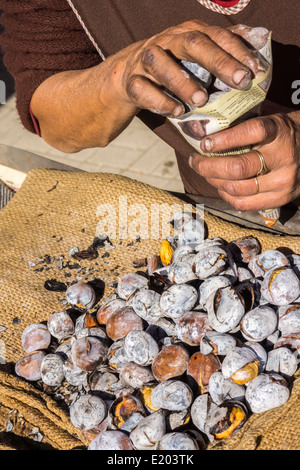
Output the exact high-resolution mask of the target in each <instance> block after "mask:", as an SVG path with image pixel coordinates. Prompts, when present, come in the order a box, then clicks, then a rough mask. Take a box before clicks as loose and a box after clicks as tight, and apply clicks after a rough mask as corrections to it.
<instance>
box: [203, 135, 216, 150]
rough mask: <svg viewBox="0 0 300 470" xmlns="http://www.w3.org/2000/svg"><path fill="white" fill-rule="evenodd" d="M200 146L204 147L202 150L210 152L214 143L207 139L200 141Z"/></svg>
mask: <svg viewBox="0 0 300 470" xmlns="http://www.w3.org/2000/svg"><path fill="white" fill-rule="evenodd" d="M202 146H203V147H204V150H207V151H208V152H211V151H212V149H213V148H214V143H213V141H212V140H211V139H210V138H209V137H207V138H206V139H203V140H202Z"/></svg>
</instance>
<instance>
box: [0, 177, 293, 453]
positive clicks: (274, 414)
mask: <svg viewBox="0 0 300 470" xmlns="http://www.w3.org/2000/svg"><path fill="white" fill-rule="evenodd" d="M120 196H121V198H123V199H122V204H123V206H122V205H121V206H120ZM124 200H126V203H127V205H128V206H127V207H131V206H132V204H135V205H136V204H142V205H143V208H145V207H146V209H147V210H148V212H149V220H150V214H151V213H152V212H151V210H152V209H153V208H154V209H155V208H156V209H157V207H159V209H160V218H159V219H158V220H159V221H156V222H155V220H156V219H155V220H154V218H153V219H152V218H151V224H150V222H149V227H150V225H151V230H153V232H151V233H159V232H158V231H157V230H158V229H159V225H158V224H162V220H163V218H164V217H166V216H169V209H170V207H171V206H172V205H174V204H175V205H176V206H175V207H176V208H178V207H180V206H181V207H183V202H182V201H180V200H179V199H177V198H175V197H173V196H172V195H170V194H168V193H166V192H164V191H162V190H158V189H156V188H153V187H151V186H148V185H145V184H142V183H139V182H136V181H132V180H130V179H128V178H124V177H120V176H116V175H111V174H89V173H72V172H70V173H69V172H61V171H54V170H34V171H32V172H30V173H29V174H28V176H27V178H26V180H25V182H24V184H23V186H22V188H21V189H20V191H18V193H17V194H16V195H15V196H14V198H13V199H12V200H11V201H10V202H9V204H8V205H7V206H6V207H5V208H4V209H3V210H2V211H1V212H0V231H1V237H0V246H1V257H0V299H1V300H0V302H1V308H0V356H1V357H2V358H3V359H5V362H6V364H4V365H3V366H2V369H1V371H0V397H1V398H0V431H2V433H1V434H0V448H2V449H12V448H15V449H18V448H30V447H32V446H33V445H36V444H35V440H34V438H35V439H37V440H40V439H38V438H37V436H39V437H40V436H41V435H42V436H43V439H42V442H41V444H40V447H39V448H53V449H66V450H67V449H74V448H78V447H81V446H86V445H87V444H88V440H87V438H86V437H85V436H83V434H82V433H80V432H79V431H78V430H77V429H75V428H74V426H72V424H71V422H70V420H69V417H68V413H67V411H65V410H63V409H62V408H61V406H60V405H59V404H58V403H57V402H56V401H54V399H53V398H51V396H49V395H47V394H45V393H43V392H41V391H40V390H38V389H37V388H36V387H35V386H34V385H33V384H28V383H26V382H25V381H23V380H21V379H20V378H17V377H15V376H14V373H13V371H14V363H15V362H16V361H17V360H18V359H19V358H20V357H22V356H23V355H24V351H23V348H22V345H21V335H22V332H23V330H24V328H25V327H26V326H27V325H29V324H31V323H38V322H42V321H45V320H47V318H48V317H49V315H50V314H51V313H52V312H53V311H56V310H62V309H63V301H64V294H63V293H61V292H49V291H47V290H46V289H45V288H44V283H45V281H47V280H49V279H55V280H57V281H60V282H64V283H66V282H69V283H71V282H72V281H74V280H76V278H77V277H78V276H79V277H83V278H84V279H86V280H89V281H91V280H95V279H100V280H101V281H103V283H104V286H105V287H104V293H103V297H102V300H104V299H105V298H106V297H107V296H109V295H110V294H111V293H112V292H113V290H114V284H113V283H114V282H115V281H116V280H117V279H118V277H119V276H121V275H123V274H125V273H126V272H132V271H134V268H133V264H132V262H133V260H134V259H138V258H144V257H149V256H151V255H153V254H158V253H159V248H160V244H161V239H160V238H158V239H152V238H151V237H150V238H149V239H144V238H143V237H140V238H136V237H131V238H128V237H127V238H126V237H125V238H124V237H123V232H122V229H124V227H123V225H124V223H125V222H126V221H125V219H124V214H125V212H126V207H125V206H124ZM103 204H109V206H107V208H108V216H107V220H108V221H114V220H115V221H116V223H117V228H118V231H117V234H116V235H117V238H116V239H114V238H112V239H111V241H112V244H113V246H114V248H113V249H110V250H109V249H107V248H100V249H99V251H98V257H97V258H96V259H94V260H92V261H91V260H84V261H80V269H79V270H78V269H77V268H78V266H76V261H74V259H72V258H71V257H70V255H69V250H70V249H71V248H73V247H78V248H79V249H80V250H84V249H87V248H88V247H89V246H90V245H91V243H92V241H93V239H94V237H95V236H96V235H98V234H99V225H98V224H99V221H100V220H102V219H103V212H101V210H102V209H103V207H104V206H103ZM99 207H100V208H101V210H99ZM134 207H135V208H139V207H140V206H134ZM141 207H142V206H141ZM113 209H115V210H113ZM122 211H123V212H122ZM124 211H125V212H124ZM101 217H102V218H101ZM136 217H137V214H136V213H132V214H130V212H129V213H128V219H127V225H128V226H130V223H131V222H132V220H133V221H134V220H136ZM124 221H125V222H124ZM155 224H156V225H157V227H156V226H155ZM205 224H206V226H207V235H208V236H209V237H215V236H221V237H223V238H224V239H226V240H232V239H234V238H237V237H240V236H243V235H247V234H249V233H251V234H253V235H254V236H256V237H257V238H259V240H260V242H261V244H262V249H263V250H266V249H269V248H277V247H286V248H289V249H291V250H293V251H294V252H296V253H297V252H298V253H300V238H298V237H291V236H285V237H279V236H271V235H269V234H267V233H265V232H262V231H255V230H251V231H249V230H248V229H245V228H241V227H239V226H236V225H234V224H231V223H229V222H225V221H223V220H221V219H218V218H216V217H214V216H212V215H210V214H207V213H205ZM119 225H120V227H119ZM140 228H141V227H139V228H137V230H140ZM119 229H120V230H119ZM120 233H121V235H120ZM46 255H48V256H46ZM59 260H63V263H65V265H67V267H69V269H66V268H64V269H60V268H61V266H60V265H59ZM74 265H75V267H74ZM3 362H4V361H3ZM299 398H300V379H296V380H295V382H294V384H293V390H292V395H291V398H290V400H289V401H288V403H287V404H286V405H285V406H284V407H282V408H280V409H275V410H272V411H270V412H267V413H263V414H260V415H253V416H252V417H251V418H250V419H249V421H248V422H247V423H246V424H245V426H244V427H243V429H242V430H241V431H239V432H238V433H237V434H236V435H235V436H233V437H232V438H229V439H227V440H226V441H224V442H221V443H217V444H212V445H210V446H209V448H210V449H232V450H233V449H278V450H279V449H299V447H300V445H299V444H298V431H299V424H298V423H299V420H300V407H299ZM37 428H38V429H37Z"/></svg>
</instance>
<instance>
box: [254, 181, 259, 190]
mask: <svg viewBox="0 0 300 470" xmlns="http://www.w3.org/2000/svg"><path fill="white" fill-rule="evenodd" d="M254 180H255V184H256V194H258V193H259V183H258V179H257V177H255V178H254Z"/></svg>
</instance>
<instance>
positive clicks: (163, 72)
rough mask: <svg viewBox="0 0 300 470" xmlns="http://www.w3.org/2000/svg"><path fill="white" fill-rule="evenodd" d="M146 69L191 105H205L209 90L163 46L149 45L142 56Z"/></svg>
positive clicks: (151, 75)
mask: <svg viewBox="0 0 300 470" xmlns="http://www.w3.org/2000/svg"><path fill="white" fill-rule="evenodd" d="M142 64H143V67H144V70H145V71H146V72H147V73H148V74H150V77H153V78H154V79H155V80H156V81H157V82H158V83H160V84H161V85H163V86H164V87H165V88H166V89H167V90H169V91H170V92H171V93H174V94H175V95H176V96H178V98H180V99H181V100H182V101H184V102H185V103H188V104H189V105H191V106H203V105H204V104H205V103H206V102H207V98H208V96H207V91H206V90H205V89H204V88H203V87H202V85H201V84H200V83H199V82H198V81H197V80H195V79H194V78H193V77H192V75H190V74H189V73H187V72H186V71H185V70H184V69H183V68H182V67H180V65H179V64H177V63H176V62H175V61H174V59H173V58H172V57H171V56H170V55H169V54H168V53H167V52H165V51H164V50H163V49H162V48H161V47H159V46H156V45H152V46H149V47H147V49H146V50H145V51H144V53H143V56H142Z"/></svg>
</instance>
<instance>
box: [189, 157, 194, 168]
mask: <svg viewBox="0 0 300 470" xmlns="http://www.w3.org/2000/svg"><path fill="white" fill-rule="evenodd" d="M193 160H194V158H193V156H192V155H191V156H190V158H189V165H190V167H191V168H193Z"/></svg>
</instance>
